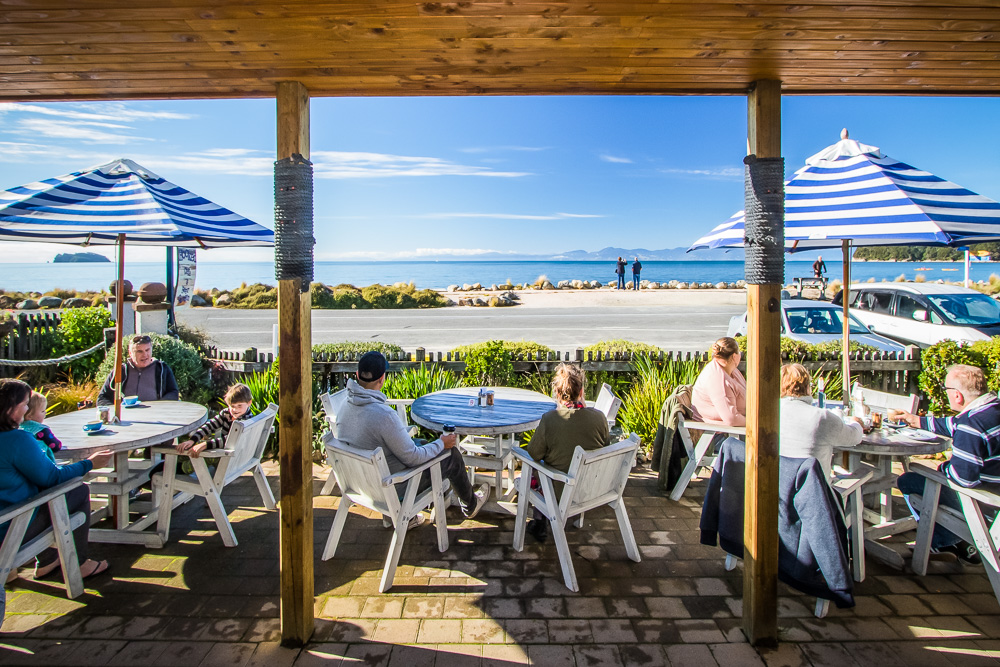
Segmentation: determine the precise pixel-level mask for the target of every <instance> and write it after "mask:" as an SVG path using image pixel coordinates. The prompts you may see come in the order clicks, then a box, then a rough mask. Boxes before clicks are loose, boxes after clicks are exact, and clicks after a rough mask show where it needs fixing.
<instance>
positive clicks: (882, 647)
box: [843, 642, 911, 667]
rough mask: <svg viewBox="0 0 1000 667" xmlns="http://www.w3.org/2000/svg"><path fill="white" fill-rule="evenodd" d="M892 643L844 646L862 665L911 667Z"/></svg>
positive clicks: (849, 643) (857, 643)
mask: <svg viewBox="0 0 1000 667" xmlns="http://www.w3.org/2000/svg"><path fill="white" fill-rule="evenodd" d="M891 644H892V642H844V644H843V646H844V648H845V649H847V652H848V653H850V654H851V657H852V658H854V659H855V660H856V661H857V662H858V663H859V664H861V665H878V667H911V666H910V665H906V664H905V663H904V662H903V661H902V660H901V659H900V657H899V656H898V655H897V654H896V653H895V652H894V651H893V650H892V648H891Z"/></svg>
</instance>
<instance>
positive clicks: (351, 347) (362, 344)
mask: <svg viewBox="0 0 1000 667" xmlns="http://www.w3.org/2000/svg"><path fill="white" fill-rule="evenodd" d="M372 350H377V351H379V352H381V353H382V354H385V355H390V354H393V353H395V352H402V351H403V348H401V347H400V346H399V345H396V344H395V343H386V342H383V341H377V340H345V341H343V342H340V343H318V344H316V345H313V346H312V351H313V354H329V355H333V356H336V355H338V354H340V353H341V352H343V353H344V356H345V357H350V356H354V357H360V356H361V355H363V354H364V353H365V352H371V351H372Z"/></svg>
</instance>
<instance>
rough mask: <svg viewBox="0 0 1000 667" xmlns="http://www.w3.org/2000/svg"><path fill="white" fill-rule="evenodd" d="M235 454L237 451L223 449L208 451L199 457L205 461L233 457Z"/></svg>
mask: <svg viewBox="0 0 1000 667" xmlns="http://www.w3.org/2000/svg"><path fill="white" fill-rule="evenodd" d="M235 453H236V450H235V449H226V448H224V447H223V448H221V449H206V450H205V451H203V452H202V453H201V454H199V455H198V456H200V457H201V458H203V459H220V458H222V457H224V456H232V455H233V454H235Z"/></svg>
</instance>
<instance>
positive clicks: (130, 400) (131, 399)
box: [122, 396, 139, 405]
mask: <svg viewBox="0 0 1000 667" xmlns="http://www.w3.org/2000/svg"><path fill="white" fill-rule="evenodd" d="M122 404H123V405H138V404H139V397H138V396H126V397H125V398H123V399H122Z"/></svg>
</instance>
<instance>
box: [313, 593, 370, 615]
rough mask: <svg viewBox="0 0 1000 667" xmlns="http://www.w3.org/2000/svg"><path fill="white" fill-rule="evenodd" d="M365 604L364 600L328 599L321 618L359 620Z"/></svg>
mask: <svg viewBox="0 0 1000 667" xmlns="http://www.w3.org/2000/svg"><path fill="white" fill-rule="evenodd" d="M364 602H365V600H364V598H354V597H348V596H332V597H329V598H327V599H326V604H324V605H323V612H322V613H321V614H320V616H321V618H357V617H359V616H361V608H362V606H364Z"/></svg>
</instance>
